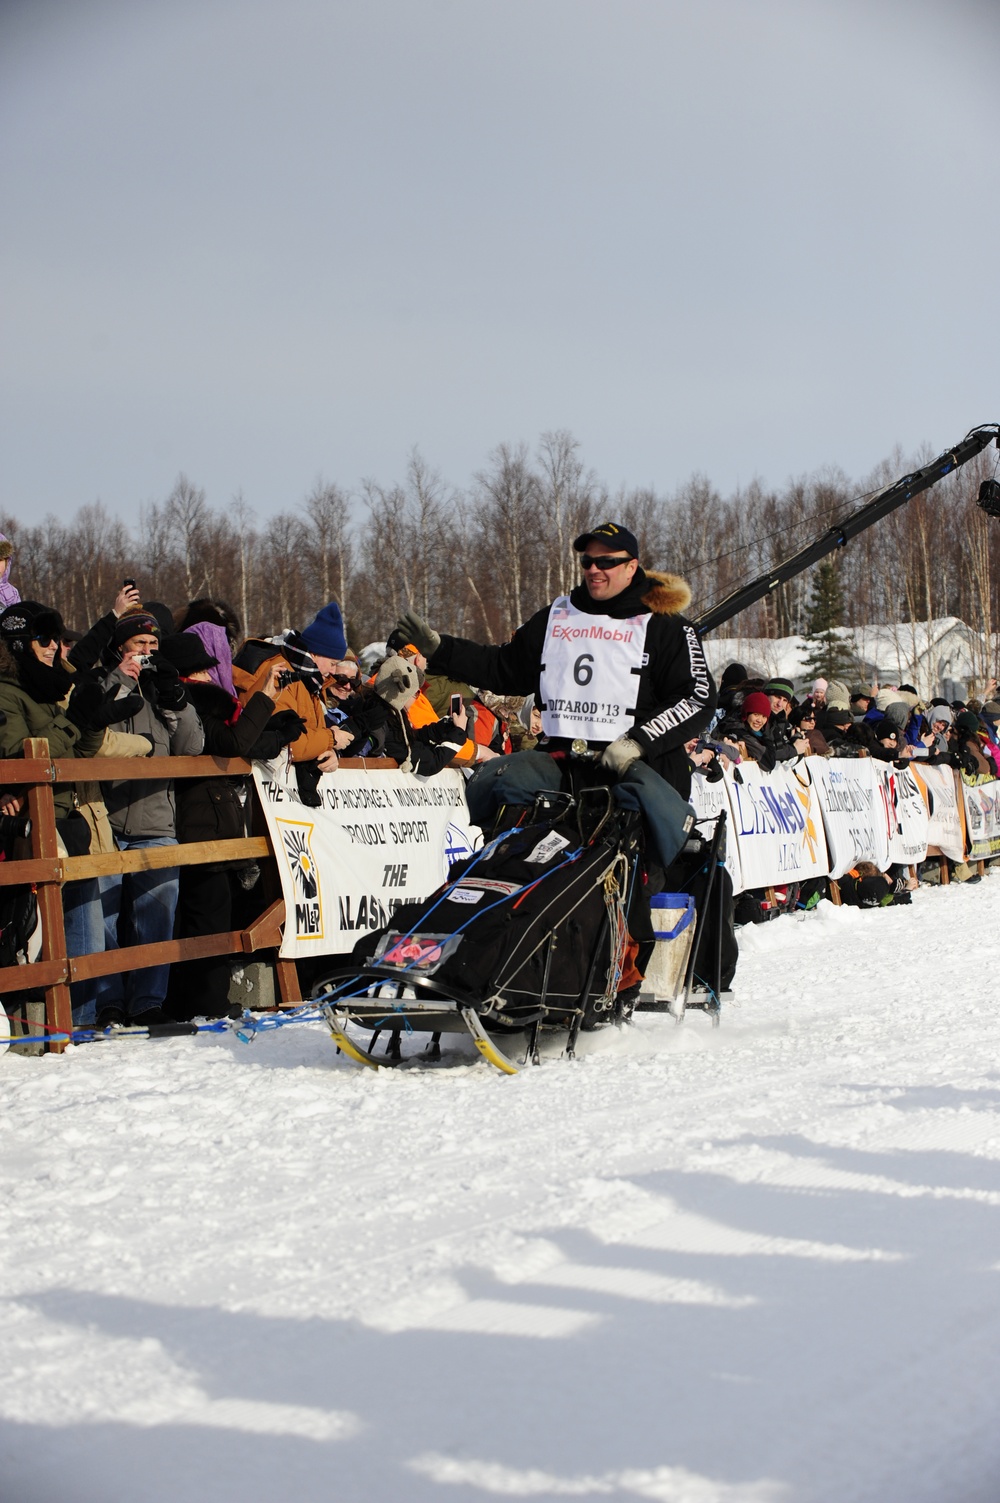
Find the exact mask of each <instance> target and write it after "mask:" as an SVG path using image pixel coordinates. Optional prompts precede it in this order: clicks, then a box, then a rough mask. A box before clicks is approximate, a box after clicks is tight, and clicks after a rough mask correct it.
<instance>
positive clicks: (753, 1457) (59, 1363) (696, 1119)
mask: <svg viewBox="0 0 1000 1503" xmlns="http://www.w3.org/2000/svg"><path fill="white" fill-rule="evenodd" d="M998 910H1000V880H998V879H996V878H992V879H990V880H987V881H985V882H983V883H981V884H980V885H979V886H976V887H972V888H965V889H962V890H958V889H952V890H947V889H923V890H921V891H920V892H918V893H917V894H916V895H915V901H914V904H913V906H912V907H911V908H910V909H900V910H890V911H887V912H880V913H865V914H861V913H858V912H856V911H851V910H834V909H832V908H830V906H829V905H822V906H821V909H820V910H818V911H817V913H816V914H813V915H810V916H809V917H808V918H806V919H804V920H802V921H801V922H795V921H792V920H781V921H779V922H778V923H776V924H773V925H769V926H764V927H762V928H760V929H756V930H753V931H749V932H748V931H746V930H744V931H742V940H743V958H742V960H741V964H740V971H739V975H738V977H737V991H738V997H739V1001H740V1005H739V1007H732V1008H730V1009H729V1010H728V1011H727V1012H726V1014H725V1015H724V1017H723V1025H722V1028H721V1029H720V1030H717V1031H713V1030H711V1029H710V1027H709V1025H708V1022H707V1020H706V1019H705V1018H704V1017H702V1016H701V1015H698V1014H694V1015H691V1016H689V1018H688V1019H687V1021H686V1022H685V1023H684V1025H683V1026H682V1027H680V1028H678V1027H676V1026H675V1025H674V1023H673V1021H672V1020H671V1019H669V1018H667V1017H662V1016H659V1015H651V1014H639V1015H637V1018H636V1020H635V1023H634V1025H633V1027H632V1028H630V1029H627V1030H625V1031H623V1032H619V1031H617V1030H612V1029H609V1030H605V1031H603V1032H600V1033H597V1034H593V1035H589V1036H587V1035H585V1036H584V1039H583V1040H582V1054H581V1058H580V1059H578V1060H577V1061H575V1062H573V1063H567V1062H565V1061H557V1060H551V1059H550V1060H547V1061H546V1062H545V1063H543V1065H542V1067H541V1068H540V1069H527V1070H525V1071H523V1072H522V1073H521V1074H520V1075H518V1076H517V1077H514V1078H512V1079H504V1078H501V1077H500V1076H498V1075H496V1074H495V1073H494V1072H493V1071H491V1070H490V1069H489V1068H488V1066H486V1065H484V1064H482V1063H480V1062H479V1060H478V1057H477V1056H476V1055H475V1053H474V1051H473V1048H472V1045H471V1041H464V1040H462V1041H452V1042H451V1044H450V1045H449V1041H448V1040H445V1041H444V1043H445V1045H446V1048H448V1050H449V1052H446V1055H445V1059H444V1061H443V1062H442V1065H441V1066H440V1067H434V1068H428V1067H426V1066H423V1065H421V1064H419V1063H418V1064H414V1065H412V1066H411V1065H407V1064H404V1065H403V1066H402V1067H401V1068H399V1069H397V1070H395V1071H390V1070H385V1071H380V1072H379V1073H378V1074H377V1075H376V1074H373V1073H372V1072H371V1071H367V1070H364V1069H362V1068H360V1067H357V1066H355V1065H353V1064H349V1063H348V1062H346V1061H345V1060H343V1059H342V1058H340V1057H338V1056H337V1055H336V1054H335V1052H334V1050H333V1047H332V1044H331V1043H330V1041H329V1039H328V1038H327V1036H326V1035H325V1033H324V1031H323V1030H322V1029H321V1028H320V1027H319V1026H315V1027H314V1026H308V1027H302V1028H294V1029H292V1028H289V1029H285V1030H283V1031H280V1032H278V1033H274V1034H270V1035H268V1036H266V1037H262V1038H261V1039H259V1040H258V1041H257V1042H256V1043H255V1044H254V1045H252V1046H250V1047H247V1046H245V1045H242V1044H240V1043H239V1042H238V1041H236V1040H235V1039H234V1038H232V1037H231V1036H222V1035H203V1036H200V1037H199V1038H197V1039H194V1040H188V1039H177V1040H167V1041H163V1042H156V1043H145V1042H143V1043H140V1042H137V1041H121V1042H114V1043H108V1044H95V1045H90V1046H86V1047H81V1048H78V1049H75V1050H71V1051H69V1053H68V1054H67V1056H65V1057H64V1058H62V1059H55V1058H52V1059H41V1060H36V1059H21V1058H17V1057H14V1056H11V1055H6V1056H3V1057H2V1058H0V1091H2V1100H3V1112H4V1123H3V1144H4V1149H3V1154H2V1158H0V1177H2V1180H3V1196H2V1206H3V1218H4V1221H5V1228H4V1231H5V1236H4V1246H5V1249H6V1257H7V1262H6V1271H5V1284H4V1288H5V1294H6V1305H5V1311H4V1319H3V1322H2V1324H0V1371H3V1372H4V1374H5V1381H4V1383H3V1384H2V1385H0V1478H2V1480H0V1499H2V1500H3V1503H49V1500H52V1503H55V1500H56V1499H59V1500H60V1503H118V1500H122V1503H125V1500H128V1503H143V1500H149V1503H166V1500H171V1503H173V1500H175V1499H177V1498H180V1497H184V1498H185V1499H188V1500H191V1503H220V1500H228V1499H229V1498H233V1499H236V1498H239V1499H240V1500H241V1503H272V1500H273V1503H278V1500H285V1499H287V1498H290V1497H294V1498H295V1500H296V1503H320V1500H323V1503H327V1500H336V1503H354V1500H358V1503H361V1500H365V1503H369V1500H377V1503H382V1500H386V1503H390V1500H391V1503H396V1500H406V1503H410V1500H413V1503H425V1500H430V1499H440V1500H442V1503H463V1500H473V1499H479V1500H488V1499H490V1498H493V1497H525V1498H536V1499H546V1498H563V1497H579V1498H588V1497H593V1498H598V1499H606V1498H612V1499H615V1498H617V1499H636V1498H642V1499H657V1500H663V1503H876V1500H877V1503H942V1500H945V1499H947V1500H948V1503H995V1500H996V1498H997V1497H998V1496H1000V1439H998V1437H997V1433H996V1426H995V1422H994V1411H995V1399H994V1395H995V1392H996V1388H997V1383H998V1379H1000V1065H998V1063H997V1045H998V1042H1000V1021H998V1017H997V1004H996V1003H995V1001H994V1000H993V995H995V993H996V983H995V979H994V978H995V977H996V976H997V975H1000V927H998V924H997V918H998ZM420 1042H421V1043H422V1042H423V1041H422V1040H421V1041H420ZM414 1047H415V1045H413V1044H406V1043H404V1050H406V1049H407V1048H414Z"/></svg>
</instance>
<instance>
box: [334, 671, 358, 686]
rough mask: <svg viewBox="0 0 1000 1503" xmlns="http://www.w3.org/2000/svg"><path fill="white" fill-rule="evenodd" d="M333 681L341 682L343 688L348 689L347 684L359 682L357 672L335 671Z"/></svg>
mask: <svg viewBox="0 0 1000 1503" xmlns="http://www.w3.org/2000/svg"><path fill="white" fill-rule="evenodd" d="M333 682H334V683H335V684H339V685H340V687H341V688H342V689H346V688H347V686H348V684H353V683H356V682H357V674H354V673H335V674H334V675H333Z"/></svg>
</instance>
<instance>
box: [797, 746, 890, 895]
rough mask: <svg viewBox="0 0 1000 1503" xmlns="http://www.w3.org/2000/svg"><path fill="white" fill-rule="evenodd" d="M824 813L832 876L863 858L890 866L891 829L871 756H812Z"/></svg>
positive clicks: (808, 762) (881, 866) (810, 762)
mask: <svg viewBox="0 0 1000 1503" xmlns="http://www.w3.org/2000/svg"><path fill="white" fill-rule="evenodd" d="M806 765H807V767H808V768H809V776H810V777H811V779H812V784H813V787H814V788H815V789H816V796H817V798H818V800H819V806H820V809H821V810H822V814H823V828H824V829H825V831H826V848H827V853H828V857H829V869H828V872H827V875H828V876H831V877H842V876H843V875H844V873H845V872H846V871H850V869H851V867H852V866H856V865H857V863H858V862H859V861H874V863H875V865H876V866H877V867H878V868H879V870H880V871H884V870H885V869H886V867H887V866H888V865H889V828H888V821H887V819H886V811H885V806H884V800H883V793H882V782H881V779H880V777H879V771H880V769H881V764H880V763H878V762H874V761H873V760H872V758H871V757H807V758H806Z"/></svg>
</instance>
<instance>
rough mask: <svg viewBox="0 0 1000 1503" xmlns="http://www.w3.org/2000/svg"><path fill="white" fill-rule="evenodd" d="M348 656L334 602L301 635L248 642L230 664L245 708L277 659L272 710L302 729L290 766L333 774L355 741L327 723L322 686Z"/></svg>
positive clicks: (293, 633)
mask: <svg viewBox="0 0 1000 1503" xmlns="http://www.w3.org/2000/svg"><path fill="white" fill-rule="evenodd" d="M346 652H347V637H346V636H345V634H344V618H343V616H342V615H341V613H340V606H339V605H338V604H337V602H336V601H335V600H331V601H330V603H329V605H324V606H323V609H322V610H320V611H317V613H316V615H315V616H314V617H313V619H312V620H311V621H310V622H309V624H308V626H304V627H303V628H302V630H301V631H290V630H289V631H283V632H279V633H278V635H277V636H275V637H269V638H265V639H261V638H250V639H249V640H248V641H247V642H245V643H244V645H243V647H242V648H241V649H240V651H239V653H238V654H237V656H236V657H235V658H234V660H233V683H234V684H235V686H236V691H237V693H238V694H239V697H240V700H241V702H242V703H243V704H246V703H247V701H248V700H249V699H250V698H251V697H252V696H253V695H254V694H256V693H257V692H258V691H262V690H263V689H264V686H265V684H266V683H267V682H268V681H269V679H270V677H271V672H272V669H273V667H274V661H275V659H276V658H280V659H281V660H282V662H281V670H280V671H281V673H282V679H283V681H282V682H281V684H280V688H279V693H278V698H277V699H276V701H275V705H274V708H275V711H276V712H278V711H281V710H294V711H295V713H296V715H300V716H301V717H302V719H303V721H304V722H305V727H306V728H305V730H304V731H303V732H302V735H301V736H299V737H298V739H297V740H295V741H293V742H292V744H291V747H290V748H289V750H290V751H291V754H292V761H293V762H315V763H316V764H317V768H318V771H319V772H332V771H333V770H334V768H335V767H336V766H337V752H338V751H339V750H343V748H344V747H345V746H348V745H350V743H351V741H352V740H353V739H354V738H353V736H351V735H350V734H349V733H348V732H347V731H344V730H341V729H339V727H337V726H328V725H327V723H326V706H325V704H324V700H323V688H324V686H325V685H328V684H329V683H331V682H332V680H333V675H334V674H335V673H336V671H337V666H338V664H339V663H340V662H342V661H343V658H344V656H345V654H346Z"/></svg>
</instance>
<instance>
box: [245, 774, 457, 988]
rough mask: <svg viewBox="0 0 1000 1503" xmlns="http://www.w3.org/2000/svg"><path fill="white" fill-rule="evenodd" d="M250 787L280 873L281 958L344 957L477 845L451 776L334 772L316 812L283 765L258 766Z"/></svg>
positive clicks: (322, 787) (427, 890)
mask: <svg viewBox="0 0 1000 1503" xmlns="http://www.w3.org/2000/svg"><path fill="white" fill-rule="evenodd" d="M254 782H255V783H256V785H257V792H258V794H259V795H260V801H261V805H262V807H263V809H264V814H265V817H266V819H267V827H268V833H269V835H270V837H271V842H272V844H273V846H274V851H275V855H276V858H277V864H278V871H279V872H280V874H281V888H282V894H283V896H284V899H285V929H284V936H283V939H282V944H281V956H282V958H284V959H293V960H294V959H303V958H304V957H306V956H308V955H336V954H344V953H348V952H349V951H351V950H352V949H353V948H354V944H355V942H356V941H357V940H358V939H359V938H360V936H361V935H362V934H363V933H365V932H366V931H368V930H373V929H382V928H384V927H385V925H386V924H387V923H388V922H389V918H390V916H391V914H392V913H393V912H394V911H395V909H397V908H398V907H400V905H401V904H403V903H411V902H414V901H416V900H418V899H421V898H425V897H427V895H428V894H429V893H431V892H433V891H434V889H435V888H436V887H438V886H440V884H441V883H442V882H443V881H444V878H445V877H446V875H447V872H448V864H449V862H450V861H458V860H460V859H461V858H462V857H463V856H467V855H470V854H471V852H472V850H473V849H474V848H475V847H476V845H477V844H479V843H481V834H480V832H479V830H478V829H477V828H476V827H475V826H474V825H470V823H469V811H468V808H467V807H466V802H465V781H464V779H463V777H462V774H461V773H460V772H455V771H452V770H450V769H446V770H445V771H444V772H439V773H438V774H437V775H436V776H435V777H432V778H421V777H417V776H416V774H414V773H407V772H399V771H385V772H365V771H354V770H353V769H349V768H343V769H339V770H338V771H337V772H335V773H332V774H330V773H328V774H325V775H324V776H323V777H321V778H320V781H319V789H318V791H319V795H320V798H321V799H322V803H321V804H320V806H319V807H318V808H310V807H309V806H308V805H307V804H303V802H302V800H301V799H300V798H299V794H298V789H297V787H296V783H295V774H294V772H293V771H292V770H291V769H290V768H288V767H287V766H286V765H285V764H284V763H283V762H282V763H279V762H273V763H256V764H255V766H254Z"/></svg>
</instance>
